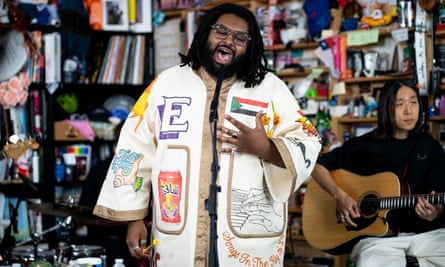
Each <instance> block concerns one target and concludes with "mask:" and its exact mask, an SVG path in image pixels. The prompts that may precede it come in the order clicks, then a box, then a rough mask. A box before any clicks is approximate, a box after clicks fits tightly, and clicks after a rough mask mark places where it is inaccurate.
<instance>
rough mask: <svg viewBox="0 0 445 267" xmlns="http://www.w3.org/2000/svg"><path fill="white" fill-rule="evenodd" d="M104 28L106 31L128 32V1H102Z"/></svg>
mask: <svg viewBox="0 0 445 267" xmlns="http://www.w3.org/2000/svg"><path fill="white" fill-rule="evenodd" d="M102 28H103V30H104V31H128V30H129V22H128V1H122V0H105V1H102Z"/></svg>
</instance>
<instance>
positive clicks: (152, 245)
mask: <svg viewBox="0 0 445 267" xmlns="http://www.w3.org/2000/svg"><path fill="white" fill-rule="evenodd" d="M158 244H159V240H158V239H153V241H152V242H151V245H150V246H148V247H146V248H144V250H143V251H142V252H143V253H147V252H148V251H149V250H150V249H152V248H154V247H155V246H157V245H158Z"/></svg>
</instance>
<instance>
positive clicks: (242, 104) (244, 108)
mask: <svg viewBox="0 0 445 267" xmlns="http://www.w3.org/2000/svg"><path fill="white" fill-rule="evenodd" d="M268 107H269V103H267V102H261V101H257V100H253V99H247V98H242V97H237V96H234V97H232V103H231V105H230V111H231V112H233V113H240V114H245V115H248V116H255V115H256V114H257V113H258V111H265V112H266V111H267V108H268Z"/></svg>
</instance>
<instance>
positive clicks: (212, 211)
mask: <svg viewBox="0 0 445 267" xmlns="http://www.w3.org/2000/svg"><path fill="white" fill-rule="evenodd" d="M223 68H224V66H221V68H220V69H219V73H218V78H217V80H216V86H215V92H214V94H213V99H212V103H211V104H210V116H209V121H210V127H211V129H210V131H211V135H212V147H213V160H212V166H211V171H212V182H211V184H210V186H209V196H208V198H207V199H206V201H205V207H206V209H207V211H208V212H209V216H210V247H209V267H218V266H219V263H218V242H217V239H218V233H217V223H216V222H217V220H218V216H217V203H216V202H217V201H216V200H217V197H216V196H217V193H218V192H221V187H220V186H219V185H218V184H217V183H216V180H217V178H218V172H219V164H218V148H217V143H216V130H217V124H218V102H219V92H220V91H221V84H222V80H223V77H224V69H223Z"/></svg>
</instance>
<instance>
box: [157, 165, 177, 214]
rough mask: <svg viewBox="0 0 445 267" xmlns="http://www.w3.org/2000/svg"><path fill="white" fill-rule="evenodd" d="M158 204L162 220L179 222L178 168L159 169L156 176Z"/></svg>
mask: <svg viewBox="0 0 445 267" xmlns="http://www.w3.org/2000/svg"><path fill="white" fill-rule="evenodd" d="M158 187H159V188H158V189H159V190H158V192H159V204H160V206H159V207H160V209H161V210H160V211H161V218H162V221H164V222H168V223H179V222H180V221H181V214H180V208H179V207H180V204H181V195H182V176H181V172H180V171H178V170H174V171H171V170H161V171H160V172H159V176H158Z"/></svg>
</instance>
